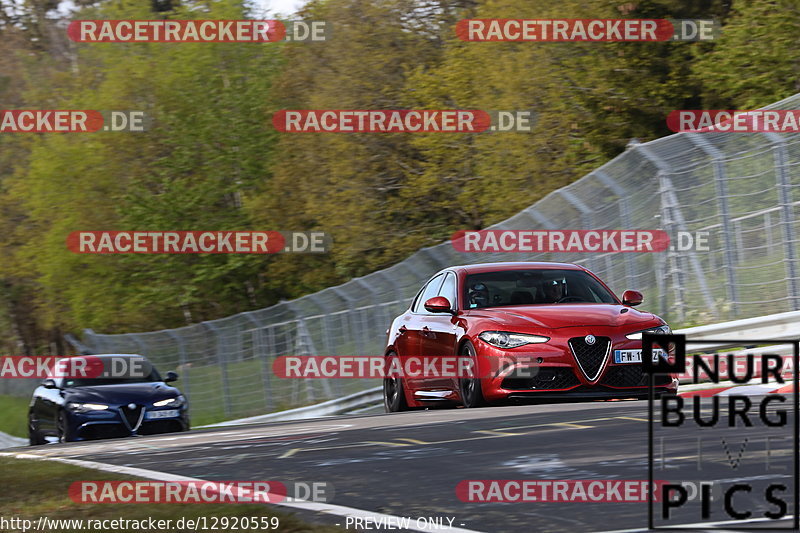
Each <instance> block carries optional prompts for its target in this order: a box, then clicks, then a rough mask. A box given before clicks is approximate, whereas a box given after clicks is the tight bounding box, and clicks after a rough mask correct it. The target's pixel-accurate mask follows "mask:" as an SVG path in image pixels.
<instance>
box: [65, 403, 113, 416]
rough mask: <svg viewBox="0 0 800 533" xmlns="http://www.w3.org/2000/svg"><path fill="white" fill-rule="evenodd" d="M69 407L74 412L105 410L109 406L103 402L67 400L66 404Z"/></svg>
mask: <svg viewBox="0 0 800 533" xmlns="http://www.w3.org/2000/svg"><path fill="white" fill-rule="evenodd" d="M65 407H66V408H67V409H69V410H70V411H72V412H73V413H81V414H83V413H91V412H93V411H105V410H107V409H108V406H107V405H105V404H102V403H80V402H67V404H66V405H65Z"/></svg>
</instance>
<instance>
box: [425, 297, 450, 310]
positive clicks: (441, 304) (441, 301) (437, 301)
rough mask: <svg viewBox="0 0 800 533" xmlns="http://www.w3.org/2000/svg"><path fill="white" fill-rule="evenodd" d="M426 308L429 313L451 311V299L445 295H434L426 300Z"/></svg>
mask: <svg viewBox="0 0 800 533" xmlns="http://www.w3.org/2000/svg"><path fill="white" fill-rule="evenodd" d="M425 310H426V311H428V312H429V313H449V312H450V311H451V309H450V301H449V300H448V299H447V298H445V297H444V296H434V297H433V298H431V299H430V300H428V301H427V302H425Z"/></svg>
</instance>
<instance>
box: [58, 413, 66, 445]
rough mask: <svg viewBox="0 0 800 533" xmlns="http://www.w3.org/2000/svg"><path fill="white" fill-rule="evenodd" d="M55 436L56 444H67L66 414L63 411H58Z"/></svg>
mask: <svg viewBox="0 0 800 533" xmlns="http://www.w3.org/2000/svg"><path fill="white" fill-rule="evenodd" d="M56 436H57V437H58V442H69V440H68V439H67V414H66V413H65V412H64V411H59V412H58V417H57V418H56Z"/></svg>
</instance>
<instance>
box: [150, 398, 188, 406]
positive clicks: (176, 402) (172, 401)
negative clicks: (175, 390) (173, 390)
mask: <svg viewBox="0 0 800 533" xmlns="http://www.w3.org/2000/svg"><path fill="white" fill-rule="evenodd" d="M185 402H186V398H184V397H183V396H177V397H175V398H167V399H165V400H159V401H157V402H153V407H181V406H183V404H184V403H185Z"/></svg>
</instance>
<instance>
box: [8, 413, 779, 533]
mask: <svg viewBox="0 0 800 533" xmlns="http://www.w3.org/2000/svg"><path fill="white" fill-rule="evenodd" d="M754 402H755V399H754ZM755 412H756V414H757V412H758V410H757V408H756V409H755ZM789 412H790V413H791V409H789ZM724 420H725V421H727V419H724ZM793 422H794V420H793V419H792V418H791V416H790V417H789V425H787V426H786V427H783V428H763V427H759V423H760V422H759V421H758V420H754V424H755V427H753V428H744V429H741V428H731V429H729V428H724V429H721V430H720V431H721V432H722V433H720V434H715V435H714V438H713V439H711V440H715V439H716V441H717V442H718V441H719V437H720V435H721V436H722V437H721V438H727V439H728V440H727V441H726V443H725V447H720V446H719V444H717V445H716V446H712V447H710V448H709V449H708V450H706V451H705V452H704V455H703V461H704V463H703V464H704V467H703V468H704V469H703V472H702V475H703V476H704V477H703V479H720V480H724V481H725V482H730V481H732V480H745V481H747V480H751V481H752V480H755V481H754V482H759V481H760V482H762V483H763V482H764V480H767V479H769V480H771V481H773V482H774V481H780V482H784V483H785V484H786V485H787V486H788V492H787V493H785V494H784V496H785V499H786V500H787V502H788V514H789V515H792V513H793V512H794V502H793V498H794V493H793V483H792V472H793V470H792V468H793V467H792V457H793V452H792V448H791V443H792V439H791V435H792V427H793V426H792V424H793ZM647 429H648V424H647V402H646V401H623V402H594V403H573V404H554V405H525V406H508V407H496V408H486V409H455V410H431V411H418V412H411V413H399V414H393V415H371V416H346V417H337V418H325V419H316V420H310V421H296V422H283V423H272V424H265V425H251V426H242V427H235V428H230V427H227V428H220V429H214V430H199V431H193V432H190V433H183V434H173V435H166V436H160V437H141V438H135V439H125V440H109V441H97V442H93V443H72V444H64V445H47V446H42V447H36V448H25V449H24V450H23V449H21V448H16V449H14V450H10V451H24V452H25V453H28V454H30V453H33V454H36V455H46V456H58V457H63V458H71V459H80V460H87V461H96V462H102V463H108V464H113V465H120V466H128V467H136V468H142V469H148V470H157V471H160V472H166V473H171V474H177V475H182V476H190V477H196V478H201V479H206V480H273V481H282V482H291V481H325V482H329V483H331V484H333V486H334V487H335V496H334V498H333V501H332V503H334V504H336V505H341V506H347V507H353V508H357V509H362V510H366V511H372V512H380V513H385V514H390V515H395V516H400V517H412V518H414V519H415V518H416V517H447V516H449V517H451V518H452V517H454V518H455V520H454V522H453V526H454V527H459V528H462V529H466V530H473V531H492V532H495V531H497V532H506V531H508V532H511V531H514V532H519V531H539V532H565V531H568V532H570V533H580V532H594V531H617V530H629V529H631V530H640V529H646V528H647V518H648V504H647V503H609V502H593V503H574V502H568V503H563V502H562V503H543V502H524V503H465V502H462V501H460V500H459V499H458V498H457V496H456V492H455V488H456V485H457V484H458V483H459V482H460V481H462V480H467V479H472V480H475V479H517V480H522V479H527V480H564V479H587V480H598V479H599V480H602V479H613V480H629V479H630V480H646V479H647V478H648V445H647V443H648V440H647V435H648V432H647ZM711 429H715V428H711ZM766 429H769V430H770V431H778V430H780V431H782V432H783V433H782V435H784V436H785V437H786V439H785V440H783V441H782V440H781V439H782V438H783V437H780V436H779V437H777V438H776V440H774V441H772V443H771V448H770V449H766V448H765V447H764V445H763V444H759V442H758V439H757V438H756V437H757V436H758V435H759V434H762V435H763V434H764V433H763V432H764V431H765V430H766ZM669 430H670V431H673V433H666V431H667V429H664V428H658V433H656V435H661V436H663V435H667V437H666V442H667V445H666V452H665V454H666V455H667V458H666V460H665V461H666V463H665V464H667V465H669V466H672V467H674V468H677V466H676V465H678V466H679V465H680V461H681V460H685V461H686V462H687V464H689V463H690V464H692V465H694V464H696V456H697V450H698V446H699V445H698V442H697V438H696V437H697V434H698V433H697V429H696V428H689V429H686V430H680V429H672V428H670V429H669ZM690 430H691V431H690ZM661 431H665V433H661ZM745 431H747V432H748V433H745ZM709 435H710V433H709ZM748 435H750V436H751V437H749V439H750V440H749V444H747V447H746V449H742V446H743V444H742V443H743V439H744V438H748V437H747V436H748ZM775 435H778V433H775ZM657 438H658V437H657ZM659 453H660V452H659ZM659 453H657V454H656V455H657V456H659ZM737 456H738V457H739V459H740V460H739V461H736V458H737ZM657 459H658V457H657ZM765 460H766V463H765ZM659 464H661V463H659ZM732 464H736V466H735V468H734V467H733V466H732ZM684 466H686V465H685V464H684ZM655 472H656V473H655V478H656V479H669V480H675V479H679V478H678V477H677V476H678V475H683V473H684V472H683V471H681V470H680V469H677V470H675V471H674V472H675V473H673V472H671V471H670V470H669V468H668V469H667V470H666V471H662V470H659V466H656V469H655ZM665 474H670V475H665ZM695 477H697V476H695ZM681 479H683V480H685V479H687V477H686V476H683V477H682V478H681ZM688 479H691V478H688ZM754 487H756V486H755V485H754ZM756 489H757V490H756ZM756 489H754V492H757V491H760V490H761V488H758V487H756ZM758 499H759V500H761V502H760V504H759V502H756V503H754V504H753V506H752V507H751V508H752V510H753V515H752V518H753V519H760V520H755V521H751V522H748V523H747V524H746V525H747V526H748V527H759V526H760V527H765V525H766V524H765V521H764V520H763V511H764V510H769V509H773V510H774V506H771V504H768V503H765V502H763V497H762V495H761V494H758ZM736 501H737V502H739V504H740V505H741V506H743V507H747V504H748V503H749V501H748V500H747V499H746V498H745V499H741V500H739V499H737V500H736ZM657 505H658V504H657ZM656 512H660V507H658V508H657V510H656ZM679 515H680V513H679ZM304 517H306V518H308V519H310V520H317V521H320V522H325V523H337V524H341V525H343V526H344V518H343V517H335V516H334V517H331V516H321V515H318V514H315V515H305V514H304ZM711 519H712V520H718V521H724V520H730V518H729V517H728V516H727V515H726V514H725V512H724V511H723V509H722V507H721V503H718V501H717V503H715V504H714V506H712V515H711ZM699 521H700V516H699V514H696V513H695V514H692V513H690V512H686V513H684V514H683V515H680V516H678V517H677V518H675V519H674V521H672V522H669V525H671V526H676V525H678V524H693V523H697V522H699ZM769 522H770V523H771V526H772V527H775V526H776V525H780V526H781V527H791V520H782V521H769ZM445 523H446V522H445ZM663 524H665V523H658V522H657V523H656V525H663ZM741 524H742V525H744V523H741ZM690 529H699V528H695V527H692V528H690ZM725 529H726V530H728V531H731V530H736V525H735V524H730V525H729V526H728V527H726V528H725ZM351 530H352V529H351ZM371 531H375V530H374V529H373V530H371ZM444 531H446V530H444Z"/></svg>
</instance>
